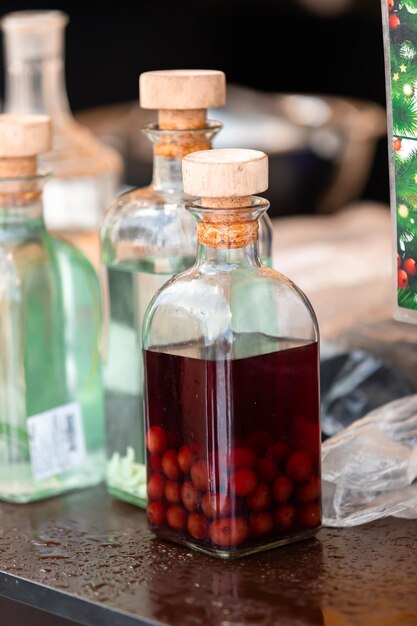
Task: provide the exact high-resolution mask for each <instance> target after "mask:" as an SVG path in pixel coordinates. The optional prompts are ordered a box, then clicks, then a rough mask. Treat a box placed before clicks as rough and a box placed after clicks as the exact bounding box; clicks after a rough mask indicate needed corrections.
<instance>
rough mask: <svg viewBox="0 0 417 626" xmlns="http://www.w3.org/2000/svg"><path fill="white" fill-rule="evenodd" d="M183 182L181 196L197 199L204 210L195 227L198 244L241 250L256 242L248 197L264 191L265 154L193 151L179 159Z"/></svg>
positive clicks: (255, 228) (256, 222)
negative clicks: (184, 194)
mask: <svg viewBox="0 0 417 626" xmlns="http://www.w3.org/2000/svg"><path fill="white" fill-rule="evenodd" d="M183 179H184V191H185V193H187V194H189V195H191V196H198V197H199V198H200V200H199V202H198V205H199V207H200V208H201V209H202V212H204V208H207V209H208V211H207V213H206V214H205V215H204V219H203V221H201V222H199V223H198V226H197V232H198V240H199V241H200V243H203V244H204V245H206V246H210V247H212V248H241V247H244V246H247V245H249V244H250V243H253V242H255V241H257V240H258V238H259V228H258V220H257V218H256V217H255V216H254V215H253V212H254V211H255V210H256V205H254V199H253V198H252V196H253V195H254V194H257V193H260V192H262V191H265V190H266V189H267V188H268V157H267V156H266V154H264V153H263V152H260V151H258V150H244V149H238V148H236V149H221V150H205V151H202V152H193V153H192V154H189V155H188V156H186V157H185V158H184V160H183ZM263 206H264V207H267V206H268V203H267V202H266V201H265V202H264V203H263ZM216 210H218V213H216Z"/></svg>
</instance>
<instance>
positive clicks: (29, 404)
mask: <svg viewBox="0 0 417 626" xmlns="http://www.w3.org/2000/svg"><path fill="white" fill-rule="evenodd" d="M50 128H51V127H50V121H49V118H47V117H46V116H37V115H32V116H9V115H1V116H0V346H1V350H0V498H1V499H3V500H8V501H10V502H29V501H31V500H37V499H40V498H45V497H48V496H52V495H55V494H59V493H62V492H64V491H67V490H69V489H74V488H79V487H87V486H89V485H93V484H95V483H98V482H99V481H100V480H102V478H103V473H104V416H103V392H102V377H101V362H100V353H99V339H100V337H99V334H100V326H101V309H100V292H99V284H98V279H97V276H96V274H95V272H94V270H93V268H92V266H91V265H90V263H89V261H88V260H87V259H86V258H85V257H84V256H83V255H82V254H81V253H80V252H79V251H78V250H76V249H74V248H73V247H72V246H70V245H69V244H67V243H65V242H63V241H60V240H59V239H56V238H54V237H52V236H51V235H49V234H48V232H47V231H46V228H45V223H44V220H43V209H42V188H43V184H44V182H45V181H46V180H47V176H46V175H44V174H39V173H37V172H36V155H37V154H38V153H40V152H42V151H46V150H49V149H50V145H51V141H50V140H51V131H50Z"/></svg>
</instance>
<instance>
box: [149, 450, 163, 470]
mask: <svg viewBox="0 0 417 626" xmlns="http://www.w3.org/2000/svg"><path fill="white" fill-rule="evenodd" d="M149 467H150V469H151V470H152V471H153V472H160V471H161V470H162V461H161V457H160V456H158V455H157V454H151V455H150V457H149Z"/></svg>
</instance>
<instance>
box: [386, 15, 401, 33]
mask: <svg viewBox="0 0 417 626" xmlns="http://www.w3.org/2000/svg"><path fill="white" fill-rule="evenodd" d="M388 22H389V27H390V28H391V29H392V30H396V29H397V28H398V27H399V25H400V24H401V22H400V18H399V17H398V15H396V14H395V13H392V14H391V15H390V16H389V19H388Z"/></svg>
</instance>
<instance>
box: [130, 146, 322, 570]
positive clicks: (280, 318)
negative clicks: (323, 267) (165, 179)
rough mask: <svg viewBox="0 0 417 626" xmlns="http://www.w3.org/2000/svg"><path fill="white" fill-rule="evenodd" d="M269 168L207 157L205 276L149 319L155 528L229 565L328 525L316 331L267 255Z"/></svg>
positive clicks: (199, 177)
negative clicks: (261, 248)
mask: <svg viewBox="0 0 417 626" xmlns="http://www.w3.org/2000/svg"><path fill="white" fill-rule="evenodd" d="M267 177H268V162H267V157H266V155H264V154H263V153H262V152H258V151H253V150H212V151H204V152H196V153H194V154H190V155H188V156H187V157H186V158H185V159H184V188H185V191H186V192H188V193H189V194H191V195H192V196H201V195H203V197H202V198H201V199H200V200H198V201H195V202H192V203H190V205H189V208H190V211H191V213H192V214H193V215H194V217H195V218H196V219H197V222H198V242H199V243H198V257H197V262H196V264H195V265H194V266H193V267H192V268H191V269H188V270H186V271H185V272H183V273H181V274H179V275H178V276H176V277H174V278H173V279H172V280H171V281H169V282H168V283H167V284H166V285H165V286H164V287H163V288H162V289H161V290H160V291H159V292H158V293H157V294H156V295H155V297H154V298H153V300H152V302H151V304H150V306H149V308H148V310H147V313H146V315H145V319H144V334H143V347H144V361H145V413H146V446H147V469H148V488H147V489H148V496H149V504H148V508H147V511H148V519H149V523H150V527H151V529H152V530H153V531H154V532H155V534H157V535H158V536H160V537H162V538H164V539H169V540H172V541H175V542H178V543H182V544H185V545H187V546H190V547H194V548H196V549H198V550H201V551H203V552H207V553H209V554H213V555H215V556H219V557H221V558H225V559H230V558H235V557H238V556H242V555H245V554H250V553H252V552H257V551H259V550H265V549H267V548H272V547H275V546H279V545H282V544H286V543H289V542H292V541H296V540H298V539H303V538H305V537H308V536H310V535H312V534H314V533H315V532H316V531H317V530H318V528H319V527H320V521H321V506H320V424H319V363H318V328H317V322H316V318H315V315H314V312H313V309H312V307H311V305H310V303H309V302H308V300H307V298H306V296H305V295H304V294H303V293H302V292H301V291H300V290H299V289H298V288H297V287H296V286H295V285H294V284H293V283H292V282H291V281H290V280H288V279H287V278H285V277H284V276H282V275H281V274H279V273H278V272H275V271H274V270H272V269H270V268H268V267H266V266H265V265H263V263H262V262H261V260H260V258H259V256H258V237H259V229H258V220H259V219H260V217H261V215H263V213H264V212H265V211H266V210H267V208H268V206H269V204H268V202H267V201H266V200H264V199H263V198H259V197H253V196H252V194H253V193H257V192H259V191H264V190H265V189H266V188H267Z"/></svg>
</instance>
